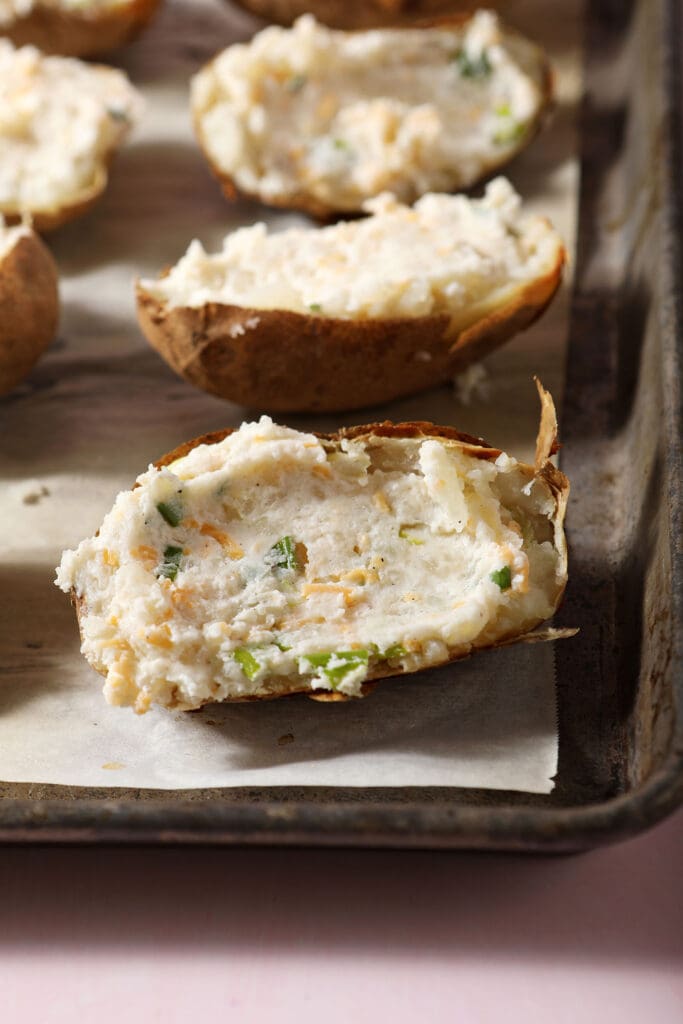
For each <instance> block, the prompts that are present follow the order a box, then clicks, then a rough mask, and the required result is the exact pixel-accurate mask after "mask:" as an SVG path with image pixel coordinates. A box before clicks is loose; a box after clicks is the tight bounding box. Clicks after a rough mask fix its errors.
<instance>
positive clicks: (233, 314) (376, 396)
mask: <svg viewBox="0 0 683 1024" xmlns="http://www.w3.org/2000/svg"><path fill="white" fill-rule="evenodd" d="M564 258H565V254H564V250H561V251H560V252H559V253H558V257H557V260H556V263H555V265H554V266H553V267H552V268H551V270H549V271H548V273H547V274H546V275H545V276H544V277H542V278H540V279H538V280H536V281H533V282H531V283H530V284H528V285H526V286H524V287H523V288H521V289H520V290H519V292H518V293H517V295H516V296H515V298H514V299H513V300H512V301H511V302H509V303H508V304H507V305H505V306H504V307H502V308H500V309H498V310H496V311H494V312H493V313H491V314H489V315H488V316H486V317H484V318H482V319H480V320H478V321H476V322H475V323H473V324H471V325H470V326H469V327H467V328H466V329H464V330H459V331H458V330H455V329H454V327H453V325H452V323H451V320H450V317H449V316H447V315H439V316H427V317H415V318H408V317H406V318H401V319H398V318H396V319H388V320H379V319H374V320H350V319H348V320H346V319H335V318H332V317H325V316H315V315H311V316H307V315H305V314H302V313H293V312H290V311H288V310H278V309H274V310H263V309H245V308H242V307H239V306H226V305H219V304H216V303H211V304H208V305H206V306H203V307H201V308H198V309H192V308H189V307H178V308H175V309H168V308H166V306H165V304H164V303H162V302H160V301H159V300H158V299H156V298H155V297H154V296H153V295H151V294H150V293H149V292H146V291H145V290H144V289H143V288H142V287H141V285H139V284H138V286H137V301H138V319H139V323H140V327H141V329H142V331H143V333H144V335H145V337H146V338H147V340H148V341H149V343H150V345H151V346H152V348H154V349H156V351H157V352H158V353H159V354H160V355H161V356H162V357H163V358H164V359H165V360H166V362H167V363H168V364H169V366H171V367H172V369H174V370H175V371H176V373H178V374H180V375H181V376H182V377H185V379H186V380H188V381H189V382H190V383H191V384H195V385H196V386H197V387H200V388H203V389H204V390H205V391H208V392H210V393H211V394H215V395H218V396H219V397H221V398H226V399H229V400H230V401H233V402H237V403H238V404H240V405H243V406H246V407H247V408H255V409H267V410H269V411H272V412H339V411H342V410H349V409H361V408H363V407H366V406H369V405H375V404H379V403H381V402H388V401H390V400H392V399H394V398H400V397H402V396H404V395H411V394H416V393H417V392H420V391H424V390H426V389H428V388H431V387H434V386H435V385H437V384H440V383H443V382H444V381H447V380H449V379H450V378H451V377H452V376H453V375H454V374H455V373H459V372H460V371H462V370H464V369H465V368H466V367H467V366H469V365H470V364H471V363H473V362H477V361H478V360H480V359H483V358H484V356H486V355H488V353H489V352H492V351H493V350H494V349H495V348H497V347H498V346H500V345H502V344H503V343H504V342H505V341H507V340H508V339H509V338H511V337H512V336H513V335H514V334H516V333H518V332H519V331H522V330H524V329H525V328H527V327H529V326H530V324H532V323H533V321H534V320H536V318H537V317H539V316H540V315H541V313H542V312H543V310H544V309H545V308H546V306H547V305H548V303H549V302H550V301H551V299H552V297H553V295H554V294H555V292H556V290H557V288H558V286H559V283H560V280H561V277H562V267H563V264H564Z"/></svg>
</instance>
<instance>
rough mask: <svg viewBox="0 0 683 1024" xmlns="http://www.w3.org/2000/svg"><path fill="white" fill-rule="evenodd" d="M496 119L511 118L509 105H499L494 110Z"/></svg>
mask: <svg viewBox="0 0 683 1024" xmlns="http://www.w3.org/2000/svg"><path fill="white" fill-rule="evenodd" d="M495 114H496V116H497V117H512V110H511V109H510V104H509V103H499V104H498V106H497V107H496V109H495Z"/></svg>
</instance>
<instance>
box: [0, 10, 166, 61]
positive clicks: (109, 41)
mask: <svg viewBox="0 0 683 1024" xmlns="http://www.w3.org/2000/svg"><path fill="white" fill-rule="evenodd" d="M160 2H161V0H0V36H7V37H8V38H9V39H11V40H12V42H13V43H14V44H15V46H26V45H31V46H37V47H38V49H39V50H42V51H43V53H57V54H61V55H62V56H65V57H92V56H94V55H95V54H100V53H106V52H107V51H108V50H114V49H116V48H117V47H118V46H122V45H123V44H124V43H126V42H128V40H129V39H131V38H132V37H133V36H134V35H136V34H137V33H138V32H139V31H140V30H141V29H142V28H144V26H145V25H146V24H147V22H148V21H149V20H150V18H151V17H152V15H153V14H154V12H155V11H156V9H157V7H158V6H159V4H160Z"/></svg>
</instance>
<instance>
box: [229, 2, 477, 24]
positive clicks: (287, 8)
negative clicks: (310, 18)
mask: <svg viewBox="0 0 683 1024" xmlns="http://www.w3.org/2000/svg"><path fill="white" fill-rule="evenodd" d="M234 2H235V3H236V4H237V5H238V7H244V8H245V10H247V11H251V13H252V14H256V15H258V17H260V18H265V19H266V20H267V21H275V22H278V23H279V24H280V25H291V24H292V22H293V21H295V20H296V19H297V18H299V17H301V15H302V14H312V15H314V16H315V18H316V19H317V20H318V21H320V22H322V23H323V25H329V26H330V28H345V29H361V28H379V27H381V26H387V25H403V24H414V23H415V22H416V21H421V20H424V19H426V18H434V17H439V16H444V15H449V14H453V12H454V11H467V10H471V9H472V6H473V5H472V4H471V3H467V2H466V0H460V2H458V0H313V3H310V2H309V0H234Z"/></svg>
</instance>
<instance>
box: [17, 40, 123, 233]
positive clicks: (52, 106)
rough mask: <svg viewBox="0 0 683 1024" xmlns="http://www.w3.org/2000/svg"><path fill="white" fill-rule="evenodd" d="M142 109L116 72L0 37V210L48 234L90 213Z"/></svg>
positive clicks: (118, 72)
mask: <svg viewBox="0 0 683 1024" xmlns="http://www.w3.org/2000/svg"><path fill="white" fill-rule="evenodd" d="M141 107H142V99H141V97H140V95H139V93H138V92H137V90H135V89H134V88H133V86H132V85H131V84H130V82H129V81H128V78H127V77H126V75H125V74H124V73H123V72H122V71H118V70H116V69H114V68H109V67H105V66H103V65H92V64H85V63H84V62H83V61H80V60H75V59H73V58H70V57H45V56H43V54H41V53H40V52H39V51H38V50H36V49H35V47H32V46H24V47H21V48H20V49H15V48H14V47H13V46H12V44H11V43H10V42H9V41H8V40H6V39H0V214H3V215H4V217H5V219H6V220H7V221H9V222H14V223H16V222H18V221H20V220H22V219H23V218H24V217H26V216H28V217H30V218H31V220H32V222H33V226H34V227H35V228H36V230H38V231H49V230H52V229H53V228H56V227H58V226H59V225H60V224H63V223H64V222H65V221H68V220H71V219H72V218H74V217H77V216H80V215H81V214H83V213H85V212H86V211H87V210H89V209H90V207H91V206H92V205H93V204H94V203H95V202H96V201H97V199H98V198H99V197H100V195H101V194H102V192H103V191H104V189H105V188H106V185H107V177H108V167H109V163H110V161H111V159H112V157H113V154H114V152H115V151H116V149H117V148H118V147H119V146H120V145H121V143H122V142H123V140H124V139H125V137H126V135H127V134H128V132H129V130H130V128H131V126H132V124H133V123H134V121H135V120H136V119H137V117H138V115H139V113H140V110H141Z"/></svg>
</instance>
